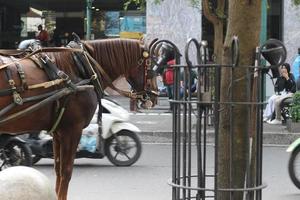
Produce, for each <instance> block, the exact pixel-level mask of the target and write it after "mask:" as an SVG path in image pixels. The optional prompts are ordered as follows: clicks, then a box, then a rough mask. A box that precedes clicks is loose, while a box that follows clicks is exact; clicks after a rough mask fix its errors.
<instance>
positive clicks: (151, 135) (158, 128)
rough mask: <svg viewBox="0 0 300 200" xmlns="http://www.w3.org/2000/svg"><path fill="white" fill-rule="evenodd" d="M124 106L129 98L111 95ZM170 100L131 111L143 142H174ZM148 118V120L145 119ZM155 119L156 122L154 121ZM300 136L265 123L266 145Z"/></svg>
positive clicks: (162, 99)
mask: <svg viewBox="0 0 300 200" xmlns="http://www.w3.org/2000/svg"><path fill="white" fill-rule="evenodd" d="M110 98H112V99H114V100H116V101H117V102H118V103H119V104H120V105H121V106H122V107H124V108H125V109H127V110H128V111H129V99H128V98H125V97H121V96H110ZM168 108H169V102H168V98H167V97H159V99H158V104H157V105H156V106H155V107H154V108H152V109H150V110H144V109H141V110H139V111H138V112H131V122H132V123H134V124H135V125H137V126H138V127H139V128H140V129H141V130H142V133H140V136H141V139H142V141H143V142H154V143H165V142H172V114H171V113H168V112H167V111H168ZM144 118H147V120H146V121H143V119H144ZM154 121H155V123H154ZM207 132H208V134H207V137H208V141H209V142H213V140H214V130H213V127H211V128H208V131H207ZM299 137H300V133H290V132H288V131H287V129H286V127H285V126H283V125H270V124H267V123H264V127H263V143H264V144H265V145H289V144H291V143H292V142H293V141H294V140H296V139H297V138H299Z"/></svg>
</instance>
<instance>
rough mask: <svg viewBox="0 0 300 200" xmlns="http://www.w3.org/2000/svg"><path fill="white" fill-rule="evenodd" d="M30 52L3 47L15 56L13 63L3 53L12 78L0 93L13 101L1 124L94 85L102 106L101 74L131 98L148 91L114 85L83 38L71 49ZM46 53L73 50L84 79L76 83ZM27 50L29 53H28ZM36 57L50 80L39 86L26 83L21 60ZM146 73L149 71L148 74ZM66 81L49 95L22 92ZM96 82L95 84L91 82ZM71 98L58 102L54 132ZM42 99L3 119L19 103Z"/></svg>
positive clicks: (1, 113) (4, 52) (2, 52)
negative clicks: (18, 82) (14, 74)
mask: <svg viewBox="0 0 300 200" xmlns="http://www.w3.org/2000/svg"><path fill="white" fill-rule="evenodd" d="M29 52H30V53H29V54H28V50H26V52H25V53H24V51H18V50H16V51H14V50H0V55H6V56H9V58H10V59H11V60H10V62H7V61H4V59H5V58H7V57H1V56H0V61H1V62H2V65H0V70H1V69H5V74H6V78H7V80H8V83H9V86H10V88H8V89H1V90H0V96H7V95H12V96H13V103H12V104H10V105H8V106H6V107H5V108H3V109H1V110H0V124H4V123H6V122H9V121H10V120H12V119H16V118H20V117H22V116H24V115H27V114H29V113H32V112H33V111H35V110H37V109H39V108H41V107H42V106H44V105H45V104H48V103H51V102H53V101H56V102H58V100H60V99H61V98H63V97H66V96H69V94H72V93H74V92H77V91H84V90H89V89H92V88H94V90H95V92H96V94H97V99H98V103H99V106H101V98H102V95H103V88H102V84H101V80H100V79H99V77H100V76H101V77H102V78H105V79H106V80H107V82H108V83H109V86H110V87H111V88H112V89H114V90H116V91H117V92H119V93H120V94H121V95H124V96H127V97H130V98H140V99H142V98H144V94H137V93H133V92H126V91H123V90H120V89H118V88H116V87H115V86H114V85H113V84H112V80H111V79H110V78H109V76H108V75H107V74H106V72H105V71H104V70H103V68H102V67H101V66H100V65H99V63H98V62H97V61H96V60H95V59H94V58H93V57H92V56H91V55H90V54H89V53H88V52H87V51H86V49H84V47H83V45H82V43H81V42H80V40H79V41H78V40H77V41H74V42H71V43H69V45H68V46H67V48H61V47H60V48H55V47H54V48H41V47H40V48H38V49H35V50H32V49H31V51H29ZM45 52H72V55H73V59H74V61H75V63H76V65H77V69H78V71H79V73H80V75H81V76H82V77H83V78H84V80H82V81H80V82H79V83H76V84H75V83H73V82H72V81H71V80H70V78H69V76H68V75H67V74H66V73H64V72H63V71H61V70H59V69H58V68H57V66H56V64H55V63H54V62H52V60H51V59H50V58H49V57H48V55H47V54H45ZM26 53H27V54H26ZM24 55H25V56H24ZM14 56H21V58H20V59H16V58H15V57H14ZM27 58H29V59H32V60H33V61H34V62H35V63H36V64H38V66H40V67H42V68H43V69H44V71H45V72H46V74H47V76H48V78H49V81H46V82H44V83H40V84H35V85H28V84H27V82H26V77H25V73H24V71H23V68H22V65H21V63H20V61H21V60H24V59H27ZM13 64H15V66H16V68H17V72H18V75H19V78H20V80H21V86H19V87H17V86H16V84H15V81H14V80H13V77H12V72H11V69H10V67H11V65H13ZM94 67H98V69H100V71H101V74H97V73H96V71H95V70H94ZM145 76H146V74H145ZM62 83H64V84H65V87H64V88H62V89H59V90H55V91H52V92H48V93H46V94H42V95H38V96H34V97H30V98H25V99H22V97H21V95H20V93H21V92H23V91H25V90H30V89H35V88H41V87H43V88H48V87H52V86H55V85H59V84H62ZM90 83H92V85H93V86H91V85H88V84H90ZM67 99H68V98H65V100H64V101H63V105H62V106H59V103H57V108H58V107H59V108H58V109H57V110H59V111H58V112H57V119H56V121H55V123H54V125H53V127H52V128H51V131H50V133H52V132H53V131H54V130H55V129H56V127H57V126H58V124H59V122H60V119H61V118H62V116H63V113H64V110H65V106H66V104H67V102H68V100H67ZM37 100H39V102H38V103H36V104H34V105H32V106H30V107H28V108H27V109H25V110H22V111H19V112H17V113H14V114H11V115H9V116H6V117H4V118H3V116H4V115H5V114H6V113H7V112H9V111H10V110H12V109H13V108H14V107H15V106H17V105H22V104H23V103H26V102H31V101H37ZM100 119H101V116H98V124H100V123H101V122H99V120H100Z"/></svg>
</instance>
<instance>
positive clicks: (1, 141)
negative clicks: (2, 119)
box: [0, 134, 32, 171]
mask: <svg viewBox="0 0 300 200" xmlns="http://www.w3.org/2000/svg"><path fill="white" fill-rule="evenodd" d="M18 165H25V166H31V165H32V154H31V149H30V147H29V146H28V145H27V144H26V142H25V141H24V140H22V139H21V138H19V137H16V136H12V135H9V134H1V135H0V171H1V170H3V169H6V168H8V167H12V166H18Z"/></svg>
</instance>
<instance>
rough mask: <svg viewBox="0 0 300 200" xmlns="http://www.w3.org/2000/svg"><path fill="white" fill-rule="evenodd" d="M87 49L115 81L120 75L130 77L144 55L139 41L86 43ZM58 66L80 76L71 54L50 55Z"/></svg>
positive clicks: (108, 40) (92, 41) (112, 40)
mask: <svg viewBox="0 0 300 200" xmlns="http://www.w3.org/2000/svg"><path fill="white" fill-rule="evenodd" d="M84 46H85V48H86V49H87V50H88V52H89V53H90V54H91V56H92V57H93V58H94V59H95V60H96V61H97V62H98V63H99V64H100V66H101V67H102V68H103V69H104V71H105V72H106V73H107V74H108V76H109V77H110V78H111V79H112V80H115V79H116V78H118V77H119V76H120V75H124V76H125V77H127V76H128V74H129V70H130V69H132V68H134V67H137V66H138V61H139V59H140V58H141V55H142V47H141V45H140V43H139V40H131V39H104V40H91V41H86V42H84ZM50 56H51V57H53V58H54V60H55V62H56V64H57V66H59V68H60V69H61V70H63V71H65V72H66V73H68V74H71V75H73V74H74V75H75V76H78V75H79V74H78V70H76V68H74V67H70V66H75V65H76V64H75V62H74V60H73V58H72V55H71V53H69V52H59V53H50Z"/></svg>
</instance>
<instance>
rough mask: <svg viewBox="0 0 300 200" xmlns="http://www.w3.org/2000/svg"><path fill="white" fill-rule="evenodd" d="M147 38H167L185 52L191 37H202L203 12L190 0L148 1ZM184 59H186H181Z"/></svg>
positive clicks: (199, 38)
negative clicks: (157, 2)
mask: <svg viewBox="0 0 300 200" xmlns="http://www.w3.org/2000/svg"><path fill="white" fill-rule="evenodd" d="M146 18H147V23H146V24H147V25H146V27H147V34H146V39H147V40H152V39H155V38H159V39H167V40H170V41H172V42H173V43H174V44H176V45H177V46H178V48H179V50H180V51H181V53H183V52H184V48H185V45H186V41H187V40H188V39H189V38H196V39H197V40H201V39H202V14H201V11H200V8H195V7H193V6H192V5H191V3H190V2H189V1H188V0H164V1H162V2H161V3H160V4H155V3H154V0H149V1H147V11H146ZM181 60H182V61H183V60H184V59H181Z"/></svg>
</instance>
